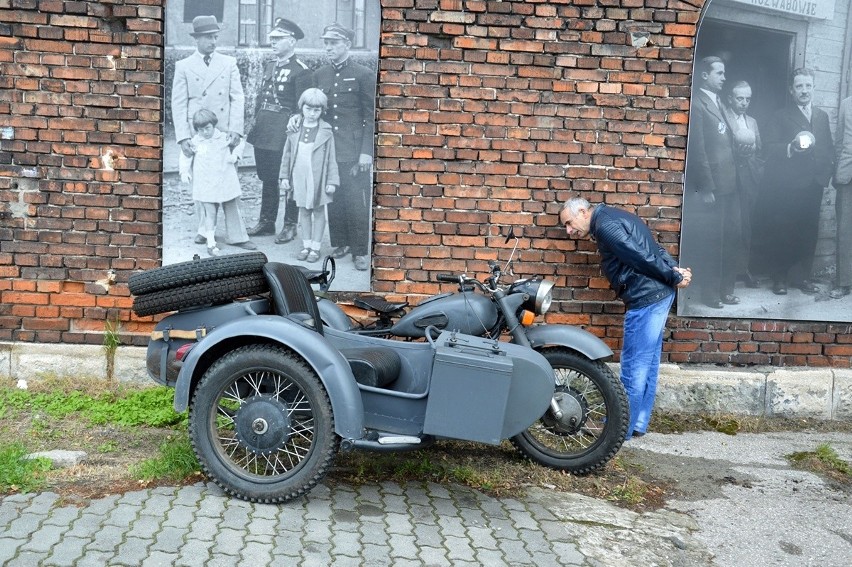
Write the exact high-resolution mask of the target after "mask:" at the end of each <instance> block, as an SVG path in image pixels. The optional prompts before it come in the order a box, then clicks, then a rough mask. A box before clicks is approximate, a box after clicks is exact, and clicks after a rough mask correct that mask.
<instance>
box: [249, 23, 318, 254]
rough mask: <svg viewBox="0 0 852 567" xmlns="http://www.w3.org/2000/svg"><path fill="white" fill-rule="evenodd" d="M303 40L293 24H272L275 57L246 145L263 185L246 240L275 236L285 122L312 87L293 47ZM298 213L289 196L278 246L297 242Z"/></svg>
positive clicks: (266, 70) (265, 71)
mask: <svg viewBox="0 0 852 567" xmlns="http://www.w3.org/2000/svg"><path fill="white" fill-rule="evenodd" d="M303 37H305V34H304V32H303V31H302V29H301V28H300V27H299V26H298V25H296V23H295V22H292V21H290V20H287V19H285V18H278V19H277V20H275V25H274V26H273V28H272V30H271V31H270V32H269V42H270V43H271V44H272V48H273V50H274V52H275V57H274V59H271V60H269V61H267V62H266V64H265V65H264V67H263V81H262V84H261V87H260V90H259V91H258V94H257V100H256V105H255V108H256V113H255V119H254V126H253V127H252V129H251V132H249V135H248V142H249V143H250V144H252V146H254V161H255V163H256V164H257V176H258V178H259V179H260V180H261V182H262V183H263V191H262V194H261V202H260V214H259V215H258V221H257V224H256V225H255V226H253V227H252V228H250V229H249V231H248V233H249V235H250V236H264V235H272V234H275V221H276V219H277V218H278V205H279V191H278V171H279V170H280V169H281V156H282V155H283V153H284V143H285V142H286V141H287V121H288V120H289V119H290V116H292V115H294V114H297V113H298V112H299V105H298V102H299V96H300V95H301V94H302V93H303V92H304V91H305V89H307V88H309V87H310V86H311V71H310V70H309V69H308V66H307V65H305V64H304V63H303V62H302V61H300V60H299V59H298V58H296V56H295V52H296V42H297V41H298V40H300V39H302V38H303ZM297 221H298V209H297V208H296V203H295V202H294V201H293V198H292V195H289V194H288V198H287V200H286V202H285V204H284V226H283V227H282V229H281V232H280V233H279V234H278V236H277V237H276V238H275V242H276V244H283V243H285V242H289V241H291V240H293V239H294V238H295V237H296V223H297Z"/></svg>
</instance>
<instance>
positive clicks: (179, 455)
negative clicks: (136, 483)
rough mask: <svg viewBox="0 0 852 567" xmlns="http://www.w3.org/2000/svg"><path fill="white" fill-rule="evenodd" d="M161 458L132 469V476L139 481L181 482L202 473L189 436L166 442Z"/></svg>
mask: <svg viewBox="0 0 852 567" xmlns="http://www.w3.org/2000/svg"><path fill="white" fill-rule="evenodd" d="M159 451H160V456H158V457H154V458H151V459H146V460H145V461H142V462H141V463H139V464H138V465H136V466H134V467H132V468H131V471H130V472H131V474H132V475H133V477H134V478H136V479H138V480H145V481H153V480H157V481H160V480H167V481H171V482H180V481H182V480H184V479H186V478H187V477H189V476H191V475H194V474H195V473H198V472H200V471H201V465H200V464H199V463H198V459H196V458H195V453H194V452H193V450H192V445H191V444H190V442H189V436H188V435H186V434H185V433H182V434H179V435H174V436H172V437H170V438H168V439H167V440H166V441H164V442H163V443H162V444H161V445H160V448H159Z"/></svg>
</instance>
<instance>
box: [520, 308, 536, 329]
mask: <svg viewBox="0 0 852 567" xmlns="http://www.w3.org/2000/svg"><path fill="white" fill-rule="evenodd" d="M533 321H535V313H533V312H532V311H527V310H526V309H524V310H523V311H521V325H523V326H524V327H529V326H530V325H532V324H533Z"/></svg>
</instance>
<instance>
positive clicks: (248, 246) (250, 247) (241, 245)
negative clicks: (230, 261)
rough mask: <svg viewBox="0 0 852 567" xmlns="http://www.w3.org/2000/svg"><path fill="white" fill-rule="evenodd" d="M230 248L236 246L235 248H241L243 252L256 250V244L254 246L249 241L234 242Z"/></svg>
mask: <svg viewBox="0 0 852 567" xmlns="http://www.w3.org/2000/svg"><path fill="white" fill-rule="evenodd" d="M231 246H236V247H237V248H242V249H243V250H257V244H255V243H254V242H252V241H251V240H246V241H245V242H235V243H234V244H231Z"/></svg>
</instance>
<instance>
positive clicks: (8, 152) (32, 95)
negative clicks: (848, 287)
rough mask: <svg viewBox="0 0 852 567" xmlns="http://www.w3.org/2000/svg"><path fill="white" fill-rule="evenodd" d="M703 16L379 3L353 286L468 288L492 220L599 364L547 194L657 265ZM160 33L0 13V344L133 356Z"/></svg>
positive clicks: (582, 287) (688, 323)
mask: <svg viewBox="0 0 852 567" xmlns="http://www.w3.org/2000/svg"><path fill="white" fill-rule="evenodd" d="M702 4H703V0H694V1H675V0H565V1H563V2H533V1H525V2H522V1H509V0H505V1H502V2H499V1H490V2H484V1H477V0H465V1H462V0H382V6H383V10H382V20H383V21H382V30H383V33H382V38H381V53H380V57H381V60H380V77H379V98H378V103H377V114H378V116H377V121H378V125H377V137H376V145H377V159H376V176H375V178H376V185H375V189H376V200H375V208H374V216H375V229H374V250H373V259H374V266H373V267H374V271H373V287H374V289H375V290H376V291H377V292H381V293H385V294H388V295H390V296H393V297H396V296H400V295H406V296H409V297H411V296H413V297H415V298H416V297H417V295H420V294H431V293H435V292H437V291H439V290H440V289H441V288H440V287H439V286H438V285H437V284H436V283H433V281H432V280H433V279H434V274H435V273H436V272H438V271H447V270H456V271H466V272H468V273H482V272H484V271H485V270H486V269H487V261H488V260H491V259H505V258H507V257H508V255H509V252H510V247H511V243H509V244H505V243H504V239H503V238H502V237H501V236H500V235H499V233H500V231H501V230H505V228H506V227H508V226H510V225H513V226H515V227H516V229H517V230H518V231H519V232H520V230H521V229H522V232H523V238H522V241H521V246H520V258H519V260H520V261H519V262H518V263H517V264H516V271H517V272H519V273H523V274H535V273H540V274H545V275H547V276H550V277H554V278H556V279H557V281H558V285H559V286H560V288H559V291H558V297H557V302H556V305H555V308H554V309H553V312H552V313H551V314H549V317H548V320H549V321H550V322H554V323H568V324H574V325H582V326H584V327H586V328H587V329H589V330H591V331H592V332H594V333H596V334H598V335H600V336H601V337H603V338H604V339H605V340H606V341H607V342H608V343H609V344H610V346H612V347H613V348H614V349H616V350H617V349H618V348H619V346H620V340H621V321H622V314H623V307H622V306H621V304H620V302H618V301H617V300H615V298H614V295H613V294H612V292H611V291H609V289H608V285H607V283H606V281H605V280H604V278H603V277H602V276H601V274H600V270H599V267H598V263H597V258H596V256H595V253H594V248H593V245H592V244H591V243H589V242H579V243H578V242H576V241H573V240H567V239H565V238H564V237H563V231H562V229H561V228H560V227H559V226H558V219H557V216H556V215H557V212H558V208H559V205H558V201H562V200H564V199H565V198H566V197H567V196H568V195H569V194H574V193H582V194H584V195H585V196H587V197H588V198H589V199H590V200H592V201H605V202H607V203H609V204H612V205H617V206H623V207H625V208H628V209H631V210H634V211H637V212H638V213H639V214H640V215H641V216H642V217H644V218H645V219H646V220H647V221H648V223H649V224H650V225H651V226H652V228H653V229H654V230H655V231H656V232H657V234H658V235H659V237H660V239H661V241H662V242H663V243H664V244H665V245H666V246H667V247H668V248H669V249H670V250H671V251H672V253H674V254H677V243H678V235H679V230H680V204H681V191H682V185H681V181H682V176H683V168H684V157H685V155H684V148H685V145H686V144H685V136H686V131H687V122H688V108H689V87H690V72H691V66H692V46H693V38H694V34H695V31H696V23H697V21H698V17H699V13H700V9H701V5H702ZM162 33H163V6H162V0H149V1H144V0H142V1H139V2H133V1H130V0H114V1H112V2H70V1H68V2H62V1H59V0H53V1H50V0H45V1H40V2H37V1H35V0H19V1H15V0H12V1H10V0H0V89H2V90H0V340H3V341H25V342H43V343H56V342H65V343H91V344H99V343H100V342H101V341H102V333H103V331H104V326H105V322H106V321H119V322H120V325H121V327H120V328H121V331H122V341H123V342H124V343H125V344H137V345H144V344H145V342H146V335H145V333H146V332H147V331H148V330H150V328H151V319H149V318H144V319H139V318H136V317H134V316H133V315H132V314H131V312H130V309H129V307H130V305H131V298H130V297H129V294H128V291H127V286H126V282H127V278H128V277H129V275H130V273H131V272H132V271H133V270H137V269H147V268H152V267H156V266H158V265H159V255H158V254H159V253H158V248H157V247H158V246H159V245H160V227H159V224H158V222H159V219H160V213H159V191H160V188H159V180H160V173H159V172H160V169H161V161H160V160H161V156H162V127H161V121H162V116H163V114H162V113H163V100H162V94H163V87H162V71H163V67H162V65H163V62H162V61H163V52H162V48H163V35H162ZM646 36H647V38H648V39H649V42H648V44H647V45H645V46H642V47H639V45H641V42H642V41H643V38H644V37H646ZM634 45H636V46H634ZM107 152H111V154H112V156H113V157H114V159H111V158H110V156H107ZM105 156H106V157H105ZM110 163H111V165H112V167H113V169H109V168H107V167H105V165H109V164H110ZM669 328H670V335H671V336H670V337H668V339H667V343H666V347H665V353H664V358H665V359H666V360H668V361H670V362H678V363H681V362H689V363H733V364H750V365H758V364H759V365H794V366H841V365H842V366H846V365H848V363H849V356H850V354H852V341H850V339H848V336H849V330H850V329H849V326H848V325H837V324H824V323H772V322H766V321H746V320H733V321H725V320H718V319H714V320H703V319H681V318H676V317H672V318H671V320H670V325H669Z"/></svg>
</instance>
